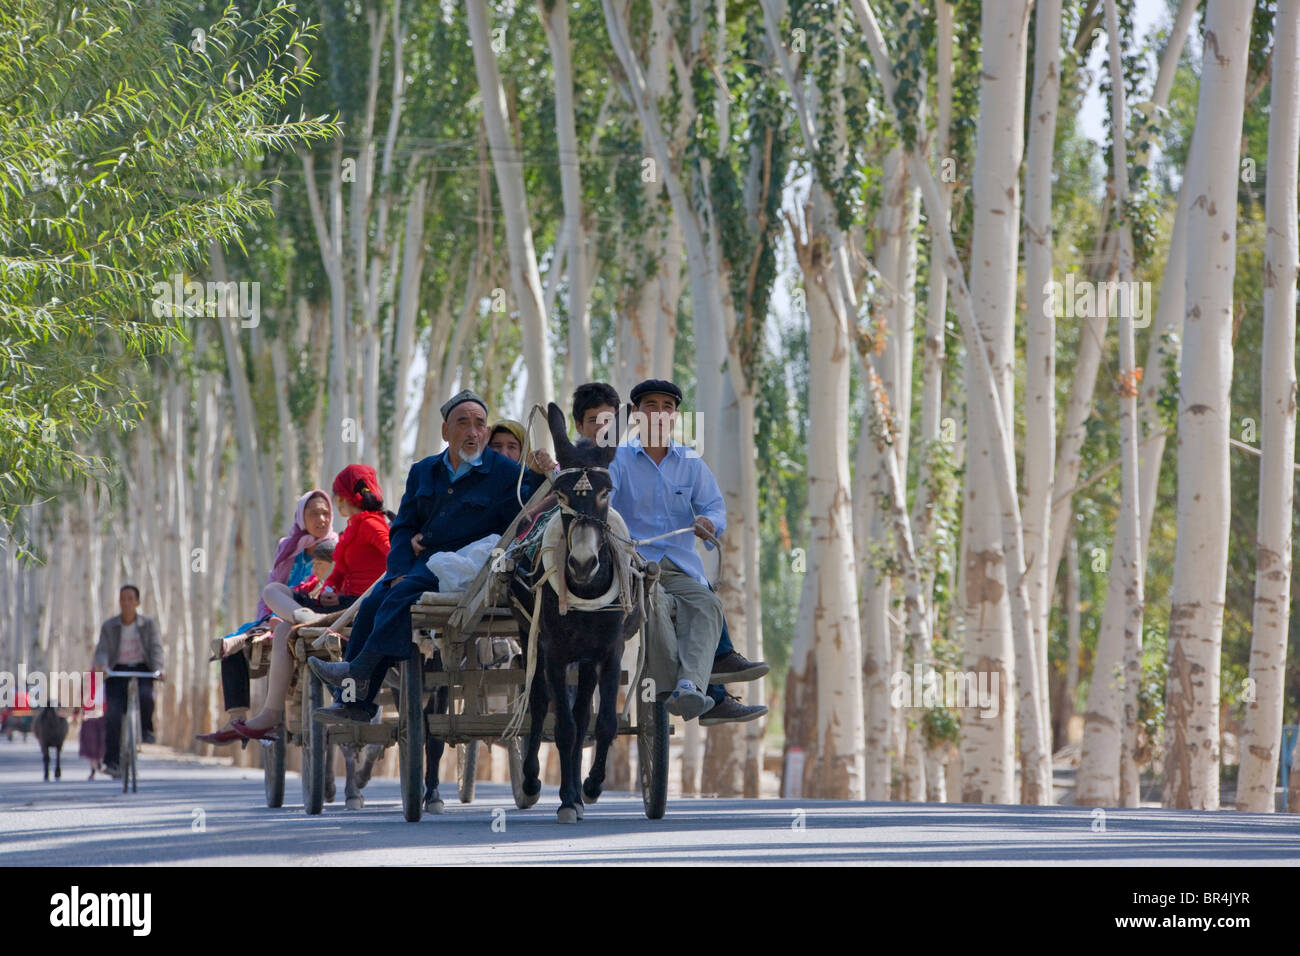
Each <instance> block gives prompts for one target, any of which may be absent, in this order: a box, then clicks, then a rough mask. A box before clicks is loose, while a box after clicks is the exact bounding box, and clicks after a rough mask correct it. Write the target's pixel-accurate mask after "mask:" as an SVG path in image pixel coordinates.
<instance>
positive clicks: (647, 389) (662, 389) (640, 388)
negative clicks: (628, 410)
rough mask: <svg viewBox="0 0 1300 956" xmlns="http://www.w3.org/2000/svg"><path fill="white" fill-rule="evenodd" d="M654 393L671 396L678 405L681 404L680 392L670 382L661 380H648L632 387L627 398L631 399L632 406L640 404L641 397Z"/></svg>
mask: <svg viewBox="0 0 1300 956" xmlns="http://www.w3.org/2000/svg"><path fill="white" fill-rule="evenodd" d="M655 393H658V394H660V395H671V396H672V397H673V398H674V399H675V400H676V401H677V404H678V405H680V404H681V403H682V390H681V389H680V388H678V387H677V386H676V385H674V384H673V383H672V382H669V381H666V380H665V379H662V378H648V379H646V380H645V381H644V382H642V383H641V384H640V385H636V386H634V387H633V389H632V394H631V395H630V396H629V398H630V399H631V401H632V404H633V405H636V404H638V403H640V401H641V397H642V396H644V395H652V394H655Z"/></svg>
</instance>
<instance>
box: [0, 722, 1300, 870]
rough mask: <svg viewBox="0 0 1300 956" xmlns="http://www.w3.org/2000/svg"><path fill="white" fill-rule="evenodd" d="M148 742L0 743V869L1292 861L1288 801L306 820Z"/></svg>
mask: <svg viewBox="0 0 1300 956" xmlns="http://www.w3.org/2000/svg"><path fill="white" fill-rule="evenodd" d="M150 750H151V751H152V752H150V753H146V754H145V755H144V756H143V757H142V759H141V764H140V770H141V773H140V776H141V784H140V791H139V792H138V793H135V794H123V793H122V791H121V785H120V783H119V782H118V781H110V780H103V779H101V778H96V779H95V780H94V781H88V780H87V779H86V774H87V766H86V763H85V761H83V760H79V759H77V758H76V756H75V753H76V745H75V743H73V744H72V745H71V746H70V747H69V748H67V749H65V756H66V757H67V759H66V760H65V763H64V776H63V779H62V780H61V781H57V782H54V781H51V782H49V783H45V782H42V780H41V761H40V755H39V752H38V751H37V749H36V745H35V743H34V741H31V740H29V741H28V742H26V743H22V742H21V741H20V740H16V741H14V742H12V743H9V742H5V741H3V740H0V865H3V866H33V865H46V864H59V865H105V864H113V865H122V864H135V865H139V864H145V865H148V864H167V865H183V866H214V865H215V866H221V865H231V864H248V865H262V866H265V865H293V866H314V865H374V864H392V865H403V864H405V865H422V864H434V863H436V864H484V863H487V864H493V863H499V864H537V863H542V864H547V863H551V864H553V863H570V864H578V863H583V864H591V863H606V864H608V863H634V864H663V863H667V864H683V863H685V864H691V863H698V864H719V863H723V864H741V863H749V864H769V863H783V864H818V863H823V864H826V863H830V864H895V865H896V864H927V865H941V866H952V865H969V864H981V865H1051V864H1062V863H1066V864H1083V865H1100V866H1105V865H1120V866H1133V865H1156V866H1180V865H1193V864H1194V865H1220V864H1222V865H1242V864H1259V865H1272V866H1277V865H1287V864H1290V865H1295V864H1297V863H1300V815H1290V814H1284V815H1268V814H1242V813H1233V812H1219V813H1194V812H1186V811H1169V810H1155V809H1143V810H1123V811H1120V810H1110V811H1106V812H1105V814H1104V819H1103V818H1102V817H1099V816H1098V815H1097V813H1098V811H1093V810H1088V809H1083V808H1080V809H1074V808H1062V807H1004V806H977V805H964V804H907V803H851V802H844V801H802V802H801V801H789V800H762V801H752V800H721V799H680V798H678V799H674V798H671V797H670V798H669V803H668V812H667V815H666V816H665V817H664V818H663V819H662V820H646V819H645V817H644V814H643V813H642V807H641V799H640V797H639V796H638V795H632V794H606V795H604V796H603V797H602V798H601V800H600V803H599V804H597V805H595V806H592V807H589V808H588V810H587V814H586V819H585V820H584V821H583V822H582V823H579V824H577V825H576V826H562V825H560V824H557V823H556V822H555V809H556V807H557V806H558V805H559V800H558V798H557V796H556V791H555V788H553V787H547V788H545V790H544V792H543V795H542V799H541V801H540V802H539V803H538V804H537V806H535V807H533V808H532V809H530V810H527V811H520V810H516V809H515V807H514V803H513V801H512V800H511V798H510V790H509V787H508V786H506V785H504V784H488V783H480V784H479V785H478V798H477V799H476V801H475V802H474V803H473V804H469V805H462V804H459V803H454V802H453V803H448V804H447V812H446V813H444V814H442V815H441V816H425V817H424V819H422V820H421V821H420V822H419V823H415V824H411V823H407V822H406V821H405V820H403V818H402V814H401V797H400V794H399V791H398V788H397V782H396V781H395V780H382V779H379V780H374V781H372V782H371V783H370V785H369V786H368V787H367V788H366V791H365V793H366V796H367V804H366V806H365V808H364V809H362V810H356V811H346V810H344V809H343V808H342V806H341V804H340V803H336V804H330V805H327V806H326V808H325V812H324V813H323V814H321V815H320V816H316V817H309V816H307V815H306V814H305V813H303V811H302V803H301V786H300V783H299V780H298V777H297V775H296V774H290V775H289V779H288V780H287V781H286V784H285V801H286V802H285V806H284V807H283V808H281V809H278V810H269V809H267V807H266V805H265V802H264V799H263V788H262V775H261V773H260V771H255V770H245V769H238V768H231V767H228V766H222V765H221V763H220V761H219V760H213V759H206V760H205V759H200V758H196V757H187V756H184V755H181V756H167V755H164V754H163V753H161V752H160V751H158V750H155V749H154V748H150ZM338 789H339V793H340V795H341V794H342V789H343V788H342V781H341V780H340V781H339V787H338ZM446 796H450V790H448V789H446V788H445V789H444V797H446ZM1103 825H1104V829H1103Z"/></svg>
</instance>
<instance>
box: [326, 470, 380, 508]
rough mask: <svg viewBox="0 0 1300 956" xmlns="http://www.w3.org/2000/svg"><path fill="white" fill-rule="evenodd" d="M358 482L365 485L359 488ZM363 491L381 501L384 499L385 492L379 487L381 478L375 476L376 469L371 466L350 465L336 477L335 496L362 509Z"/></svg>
mask: <svg viewBox="0 0 1300 956" xmlns="http://www.w3.org/2000/svg"><path fill="white" fill-rule="evenodd" d="M358 481H360V482H362V483H363V484H362V485H361V486H358V485H357V482H358ZM362 491H369V492H370V493H371V494H372V495H374V496H375V497H376V498H378V499H380V500H381V501H382V500H383V498H384V492H383V490H382V489H381V488H380V487H379V476H378V475H376V474H375V469H373V468H371V467H370V466H369V465H348V466H347V467H346V468H344V469H343V470H342V471H340V472H339V473H338V474H337V475H335V477H334V494H336V495H338V496H339V497H340V498H343V499H345V500H347V501H350V502H352V503H353V504H354V505H356V506H357V507H361V492H362Z"/></svg>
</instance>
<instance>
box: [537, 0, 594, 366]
mask: <svg viewBox="0 0 1300 956" xmlns="http://www.w3.org/2000/svg"><path fill="white" fill-rule="evenodd" d="M537 10H538V13H539V14H540V15H541V20H542V26H543V27H544V28H545V30H546V43H547V45H548V46H549V47H550V50H551V69H552V71H553V72H554V75H555V136H556V139H557V140H558V144H559V151H560V189H561V192H562V194H563V201H564V220H565V229H566V230H567V233H566V234H567V238H568V242H569V251H568V276H569V377H570V378H571V380H572V382H573V384H574V385H575V386H577V385H581V384H582V383H583V382H590V381H591V316H590V314H589V313H588V311H587V272H588V267H587V266H588V264H587V249H586V245H587V237H586V229H585V228H584V226H583V221H582V179H581V157H580V156H579V154H578V131H577V126H576V124H575V121H574V110H573V64H572V58H571V56H570V53H569V13H568V4H567V3H566V2H564V0H556V2H555V3H553V4H552V5H551V7H550V9H549V10H548V9H547V4H546V2H545V0H538V4H537Z"/></svg>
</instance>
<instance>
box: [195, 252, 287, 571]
mask: <svg viewBox="0 0 1300 956" xmlns="http://www.w3.org/2000/svg"><path fill="white" fill-rule="evenodd" d="M208 262H209V263H210V265H211V269H212V276H213V279H214V281H216V282H218V283H221V284H222V286H223V287H224V286H225V285H226V284H227V272H226V257H225V255H224V254H223V253H222V251H221V247H220V246H219V245H217V244H216V243H213V244H212V246H211V247H210V249H209V251H208ZM222 311H223V313H224V316H225V317H218V318H216V319H214V320H213V321H215V322H216V323H217V324H218V326H219V327H220V329H221V341H222V343H223V345H224V346H225V353H226V366H227V371H228V373H229V382H230V392H231V396H232V397H233V398H234V401H235V417H236V424H235V434H236V435H237V436H238V438H239V457H240V461H241V467H240V470H241V471H242V472H243V473H244V474H245V477H246V479H247V480H248V482H249V487H251V488H252V489H253V492H254V493H253V494H252V495H250V496H249V497H250V498H251V499H253V500H251V501H248V502H247V505H248V510H249V512H250V513H251V514H252V515H253V516H254V521H253V541H252V544H253V546H254V547H256V548H257V550H258V553H259V554H265V555H269V554H271V538H270V534H271V516H270V513H269V511H268V504H269V502H270V500H271V498H270V493H269V489H268V488H267V484H266V473H265V469H264V468H263V466H262V456H261V453H260V451H259V443H258V434H257V424H256V422H255V420H254V417H253V398H252V394H251V392H250V390H249V387H248V376H247V375H246V374H245V372H244V358H243V349H242V347H241V346H240V344H239V340H238V338H236V335H235V328H236V327H237V326H234V327H232V323H237V322H238V321H239V320H238V319H237V318H234V316H235V315H236V313H237V311H238V310H237V309H236V308H234V307H233V306H232V307H228V308H225V309H223V310H222Z"/></svg>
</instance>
